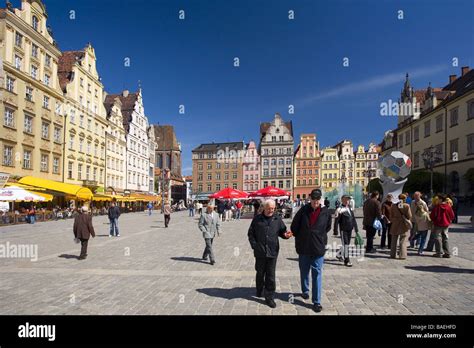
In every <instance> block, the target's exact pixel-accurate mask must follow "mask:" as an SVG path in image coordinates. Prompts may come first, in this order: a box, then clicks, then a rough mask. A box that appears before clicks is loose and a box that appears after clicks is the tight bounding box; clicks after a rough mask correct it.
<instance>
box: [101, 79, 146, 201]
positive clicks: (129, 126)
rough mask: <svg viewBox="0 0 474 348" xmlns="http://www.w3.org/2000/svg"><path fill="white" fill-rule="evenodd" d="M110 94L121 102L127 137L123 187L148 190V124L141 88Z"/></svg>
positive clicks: (133, 189)
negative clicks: (134, 91) (134, 90)
mask: <svg viewBox="0 0 474 348" xmlns="http://www.w3.org/2000/svg"><path fill="white" fill-rule="evenodd" d="M111 96H112V97H110V98H115V97H118V98H119V99H120V102H121V103H122V110H121V111H122V118H123V122H122V123H123V127H124V130H125V135H126V139H127V157H126V171H125V176H126V180H125V189H126V190H128V191H138V192H150V191H151V188H150V146H149V138H148V135H149V128H148V127H149V124H148V118H147V117H146V116H145V110H144V107H143V98H142V91H141V88H140V89H139V90H138V92H136V93H130V92H129V91H128V90H124V91H123V92H122V93H121V94H112V95H111Z"/></svg>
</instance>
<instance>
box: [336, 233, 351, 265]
mask: <svg viewBox="0 0 474 348" xmlns="http://www.w3.org/2000/svg"><path fill="white" fill-rule="evenodd" d="M340 233H341V242H342V247H341V249H340V250H339V253H340V255H341V257H342V258H344V263H348V262H349V261H350V259H349V246H350V245H351V238H352V230H351V231H340Z"/></svg>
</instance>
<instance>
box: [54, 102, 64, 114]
mask: <svg viewBox="0 0 474 348" xmlns="http://www.w3.org/2000/svg"><path fill="white" fill-rule="evenodd" d="M61 108H62V105H61V103H56V108H55V110H54V112H55V113H56V114H57V115H61Z"/></svg>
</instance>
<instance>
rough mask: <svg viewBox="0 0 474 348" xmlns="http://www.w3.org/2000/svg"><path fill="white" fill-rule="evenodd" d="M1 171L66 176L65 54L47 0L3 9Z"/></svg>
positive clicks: (0, 20) (0, 31)
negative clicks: (52, 27)
mask: <svg viewBox="0 0 474 348" xmlns="http://www.w3.org/2000/svg"><path fill="white" fill-rule="evenodd" d="M0 38H1V41H2V44H1V45H0V57H1V63H2V64H1V66H0V76H1V86H0V88H1V106H0V108H1V113H2V115H3V120H2V127H1V128H0V148H1V156H2V159H1V163H0V164H1V166H0V171H2V172H7V173H10V174H12V175H13V176H18V177H20V176H35V177H39V178H43V179H50V180H56V181H61V180H62V179H63V144H64V143H63V142H64V119H63V101H64V98H63V94H62V91H61V88H60V84H59V80H58V76H57V72H58V60H59V57H60V56H61V52H60V50H59V49H58V47H57V45H56V42H55V41H54V39H53V37H52V35H51V33H50V31H49V29H48V27H47V13H46V8H45V6H44V4H43V3H42V2H41V1H38V0H37V1H35V0H22V2H21V8H20V9H17V8H13V7H12V6H11V5H10V4H8V5H7V8H5V9H0Z"/></svg>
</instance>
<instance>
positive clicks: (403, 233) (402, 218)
mask: <svg viewBox="0 0 474 348" xmlns="http://www.w3.org/2000/svg"><path fill="white" fill-rule="evenodd" d="M406 198H407V196H406V195H404V194H403V193H402V194H400V195H399V196H398V199H399V200H400V201H399V202H398V203H397V204H392V207H391V208H390V210H391V211H390V215H391V218H392V220H391V221H392V227H391V228H390V235H391V237H392V243H391V246H390V257H391V258H392V259H395V258H396V256H397V246H398V244H399V243H400V250H399V258H400V260H405V259H406V258H407V242H408V236H409V233H410V230H411V228H412V226H413V224H412V222H411V217H412V216H411V210H410V206H409V205H408V204H407V203H405V200H406Z"/></svg>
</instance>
